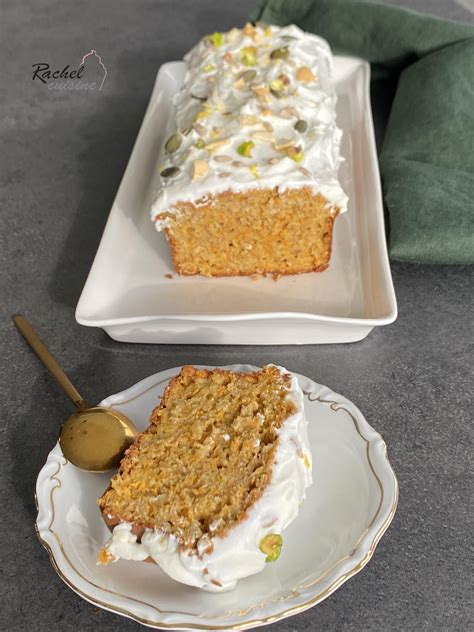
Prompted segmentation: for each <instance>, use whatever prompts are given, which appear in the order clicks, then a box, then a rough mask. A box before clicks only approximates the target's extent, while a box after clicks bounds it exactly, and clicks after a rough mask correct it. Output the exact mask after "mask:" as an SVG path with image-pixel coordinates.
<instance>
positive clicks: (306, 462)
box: [303, 454, 311, 469]
mask: <svg viewBox="0 0 474 632" xmlns="http://www.w3.org/2000/svg"><path fill="white" fill-rule="evenodd" d="M303 463H304V466H305V467H307V468H308V469H310V467H311V463H310V461H309V459H308V457H307V455H306V454H303Z"/></svg>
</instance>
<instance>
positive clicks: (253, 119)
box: [238, 114, 261, 125]
mask: <svg viewBox="0 0 474 632" xmlns="http://www.w3.org/2000/svg"><path fill="white" fill-rule="evenodd" d="M238 120H239V123H240V124H241V125H259V124H260V123H261V121H260V119H259V118H258V116H253V115H252V114H242V115H241V116H239V119H238Z"/></svg>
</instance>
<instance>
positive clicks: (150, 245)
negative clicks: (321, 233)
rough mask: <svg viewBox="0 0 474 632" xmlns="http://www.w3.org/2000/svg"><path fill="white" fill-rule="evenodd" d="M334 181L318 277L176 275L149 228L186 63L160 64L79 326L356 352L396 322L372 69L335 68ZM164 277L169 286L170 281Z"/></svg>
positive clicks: (164, 338)
mask: <svg viewBox="0 0 474 632" xmlns="http://www.w3.org/2000/svg"><path fill="white" fill-rule="evenodd" d="M334 62H335V63H334V79H335V85H336V90H337V93H338V96H339V100H338V111H337V114H338V123H339V126H340V127H341V128H342V129H343V131H344V136H343V143H342V153H343V155H344V157H345V159H346V160H345V162H344V163H343V165H342V166H341V172H340V173H341V179H342V183H343V186H344V188H345V190H346V192H347V194H348V196H349V212H348V213H346V214H343V215H341V216H340V217H338V218H337V219H336V222H335V230H334V244H333V245H334V248H333V254H332V258H331V264H330V266H329V268H328V269H327V270H326V271H325V272H320V273H310V274H301V275H296V276H289V277H282V278H281V279H279V281H277V282H275V281H273V279H271V278H266V279H264V278H262V279H259V280H256V281H255V280H252V279H250V278H247V277H228V278H215V279H209V278H205V277H200V276H196V277H179V276H177V275H176V274H175V273H174V270H173V267H172V264H171V260H170V255H169V249H168V244H167V242H166V239H165V236H164V235H163V234H159V233H157V232H156V230H155V227H154V225H153V223H152V222H151V220H150V217H149V209H150V207H151V200H152V192H153V189H154V187H155V183H156V178H157V177H159V175H158V168H157V166H158V163H159V156H160V151H161V148H162V146H163V144H164V140H165V139H166V138H167V136H168V135H169V133H171V132H170V130H171V126H172V114H173V109H172V104H171V99H172V97H173V95H174V94H175V93H176V91H177V90H178V89H179V87H180V84H181V82H182V79H183V73H184V65H183V63H182V62H171V63H168V64H164V65H163V66H162V67H161V69H160V72H159V73H158V78H157V80H156V84H155V87H154V90H153V93H152V96H151V99H150V104H149V106H148V110H147V112H146V115H145V118H144V121H143V124H142V127H141V130H140V133H139V135H138V139H137V142H136V144H135V147H134V150H133V152H132V155H131V158H130V162H129V164H128V167H127V170H126V172H125V175H124V177H123V180H122V183H121V185H120V188H119V191H118V194H117V197H116V199H115V202H114V205H113V207H112V211H111V213H110V217H109V220H108V223H107V226H106V228H105V232H104V235H103V237H102V241H101V243H100V247H99V250H98V252H97V255H96V258H95V260H94V263H93V266H92V269H91V271H90V274H89V278H88V279H87V282H86V285H85V286H84V289H83V292H82V295H81V298H80V300H79V303H78V305H77V309H76V319H77V321H78V322H79V323H81V324H82V325H88V326H91V327H103V328H104V329H105V331H106V332H107V333H108V334H109V335H110V336H111V337H112V338H115V339H116V340H123V341H127V342H155V343H156V342H161V343H167V342H169V343H190V344H196V343H197V344H199V343H206V344H299V343H327V342H351V341H354V340H360V339H361V338H364V337H365V336H366V335H367V334H368V333H369V331H370V330H371V329H372V327H374V326H375V325H385V324H387V323H391V322H393V321H394V320H395V318H396V316H397V307H396V301H395V293H394V290H393V284H392V279H391V275H390V267H389V263H388V256H387V248H386V244H385V232H384V219H383V206H382V195H381V190H380V176H379V171H378V163H377V154H376V148H375V141H374V132H373V124H372V115H371V109H370V95H369V79H370V69H369V65H368V64H367V63H366V62H364V61H362V60H360V59H354V58H351V57H335V60H334ZM166 275H173V278H171V279H170V278H167V276H166Z"/></svg>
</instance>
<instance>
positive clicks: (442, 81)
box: [250, 0, 474, 264]
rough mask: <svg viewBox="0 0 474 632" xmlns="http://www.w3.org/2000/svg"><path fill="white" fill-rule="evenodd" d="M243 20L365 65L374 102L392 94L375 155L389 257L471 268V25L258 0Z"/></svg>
mask: <svg viewBox="0 0 474 632" xmlns="http://www.w3.org/2000/svg"><path fill="white" fill-rule="evenodd" d="M250 20H252V21H253V22H255V21H259V20H260V21H262V22H265V23H268V24H277V25H285V24H292V23H293V24H296V25H297V26H299V27H300V28H302V29H304V30H306V31H311V32H313V33H316V34H318V35H320V36H322V37H323V38H325V39H326V40H327V41H328V42H329V44H330V45H331V47H332V49H333V51H334V52H335V53H342V54H349V55H355V56H358V57H362V58H364V59H366V60H368V61H369V62H370V64H371V67H372V78H373V86H372V88H373V90H372V95H373V97H374V95H375V94H377V92H378V94H380V89H382V90H385V91H387V90H393V92H394V98H393V102H392V105H391V110H390V116H389V119H388V123H387V129H386V133H385V138H384V140H383V145H382V151H381V153H380V170H381V175H382V184H383V191H384V199H385V204H386V207H387V209H388V214H389V226H388V232H389V251H390V256H391V258H392V259H397V260H401V261H416V262H420V263H464V264H466V263H473V262H474V28H473V27H472V26H470V25H465V24H459V23H456V22H451V21H447V20H441V19H438V18H434V17H431V16H427V15H422V14H419V13H416V12H414V11H410V10H407V9H400V8H396V7H392V6H387V5H384V4H380V3H378V2H370V1H368V0H263V2H262V1H260V3H259V6H258V8H256V9H255V10H254V11H253V12H252V14H251V16H250ZM374 84H378V87H377V85H374Z"/></svg>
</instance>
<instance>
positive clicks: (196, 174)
mask: <svg viewBox="0 0 474 632" xmlns="http://www.w3.org/2000/svg"><path fill="white" fill-rule="evenodd" d="M208 171H209V165H208V164H207V162H206V161H205V160H195V161H194V162H193V176H192V177H193V180H200V179H201V178H204V176H206V175H207V172H208Z"/></svg>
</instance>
